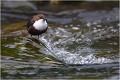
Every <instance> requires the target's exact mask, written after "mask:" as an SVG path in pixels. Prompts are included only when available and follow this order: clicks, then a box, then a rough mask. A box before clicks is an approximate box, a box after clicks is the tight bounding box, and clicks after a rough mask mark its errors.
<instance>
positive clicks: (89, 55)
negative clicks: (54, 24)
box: [39, 27, 117, 64]
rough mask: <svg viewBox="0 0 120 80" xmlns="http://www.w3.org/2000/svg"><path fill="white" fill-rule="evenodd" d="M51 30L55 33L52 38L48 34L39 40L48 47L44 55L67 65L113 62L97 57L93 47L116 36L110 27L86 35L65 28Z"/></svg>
mask: <svg viewBox="0 0 120 80" xmlns="http://www.w3.org/2000/svg"><path fill="white" fill-rule="evenodd" d="M71 29H72V28H71ZM49 30H50V31H52V32H54V33H52V36H51V35H48V34H46V35H44V36H42V37H41V38H40V39H39V40H40V42H42V43H43V44H44V45H45V46H47V49H44V50H43V53H45V54H48V55H52V56H54V57H55V58H56V59H58V60H60V61H63V62H64V63H66V64H102V63H111V62H113V60H112V59H109V58H105V57H96V56H95V50H94V49H93V48H92V47H91V45H92V44H93V43H94V42H96V41H98V40H100V39H105V38H107V37H111V36H114V35H113V33H111V29H110V28H109V27H108V28H104V29H96V31H94V30H92V31H88V32H86V33H81V31H79V32H76V33H72V32H70V31H69V30H68V29H65V28H57V29H49ZM116 32H117V29H116ZM108 34H109V35H108ZM56 38H58V39H56ZM40 51H41V50H40Z"/></svg>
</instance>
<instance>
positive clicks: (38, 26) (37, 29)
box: [27, 14, 48, 37]
mask: <svg viewBox="0 0 120 80" xmlns="http://www.w3.org/2000/svg"><path fill="white" fill-rule="evenodd" d="M47 28H48V25H47V22H46V18H45V15H43V14H38V15H34V16H33V17H32V18H31V19H30V20H28V22H27V30H28V32H29V33H30V34H31V36H32V35H37V36H38V37H39V35H40V34H42V33H45V32H46V31H47Z"/></svg>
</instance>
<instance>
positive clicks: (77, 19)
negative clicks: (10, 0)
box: [1, 7, 119, 79]
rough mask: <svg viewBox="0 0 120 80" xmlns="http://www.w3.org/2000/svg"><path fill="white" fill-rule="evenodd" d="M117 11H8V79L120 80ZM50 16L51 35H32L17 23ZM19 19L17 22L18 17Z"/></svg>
mask: <svg viewBox="0 0 120 80" xmlns="http://www.w3.org/2000/svg"><path fill="white" fill-rule="evenodd" d="M118 12H119V9H118V8H117V7H115V8H112V9H110V10H95V11H88V10H86V9H73V10H66V11H60V12H50V11H41V10H35V11H24V12H23V11H22V10H17V9H16V10H14V9H13V10H12V9H11V10H7V9H6V8H3V9H2V23H3V22H4V23H6V22H8V23H11V24H10V25H7V26H4V25H2V37H1V39H2V43H1V49H2V51H1V55H2V56H1V60H2V61H1V63H2V65H1V68H2V78H7V79H11V78H12V79H17V78H22V79H25V78H33V79H38V78H41V79H42V78H48V79H49V78H56V79H60V78H62V79H118V78H119V77H118V76H119V65H118V63H119V61H118V60H119V50H118V45H119V42H118V40H119V23H118V19H119V16H118V14H119V13H118ZM37 13H44V14H45V15H46V16H47V19H48V23H49V28H48V31H47V33H45V34H43V35H41V37H40V38H39V39H38V37H35V36H33V37H31V36H30V35H29V34H28V33H27V32H26V30H23V28H21V27H20V26H21V24H22V25H23V24H24V23H12V22H14V21H17V20H18V21H20V20H25V19H28V18H29V16H31V15H33V14H37ZM13 18H14V19H13Z"/></svg>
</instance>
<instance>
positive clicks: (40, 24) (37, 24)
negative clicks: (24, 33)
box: [33, 19, 48, 30]
mask: <svg viewBox="0 0 120 80" xmlns="http://www.w3.org/2000/svg"><path fill="white" fill-rule="evenodd" d="M33 26H34V27H35V29H37V30H45V29H46V28H47V26H48V25H47V22H46V21H44V19H39V20H38V21H35V23H34V24H33Z"/></svg>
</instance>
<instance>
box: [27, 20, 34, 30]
mask: <svg viewBox="0 0 120 80" xmlns="http://www.w3.org/2000/svg"><path fill="white" fill-rule="evenodd" d="M34 22H35V21H34V20H32V19H30V20H28V22H27V28H29V27H30V26H32V25H33V24H34Z"/></svg>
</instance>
